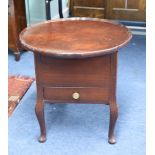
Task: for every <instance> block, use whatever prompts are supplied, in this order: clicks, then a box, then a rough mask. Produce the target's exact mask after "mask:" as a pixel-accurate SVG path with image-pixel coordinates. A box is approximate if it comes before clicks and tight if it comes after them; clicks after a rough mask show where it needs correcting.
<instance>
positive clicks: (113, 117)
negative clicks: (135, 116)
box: [108, 52, 118, 144]
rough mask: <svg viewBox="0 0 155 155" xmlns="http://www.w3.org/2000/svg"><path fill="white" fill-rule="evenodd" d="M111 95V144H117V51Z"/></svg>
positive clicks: (113, 61) (112, 75)
mask: <svg viewBox="0 0 155 155" xmlns="http://www.w3.org/2000/svg"><path fill="white" fill-rule="evenodd" d="M110 70H111V92H110V93H111V97H110V101H109V108H110V123H109V135H108V137H109V140H108V142H109V143H110V144H115V143H116V139H115V136H114V129H115V124H116V120H117V117H118V108H117V103H116V79H117V52H115V53H113V54H112V55H111V69H110Z"/></svg>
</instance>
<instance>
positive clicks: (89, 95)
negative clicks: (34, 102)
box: [44, 87, 109, 103]
mask: <svg viewBox="0 0 155 155" xmlns="http://www.w3.org/2000/svg"><path fill="white" fill-rule="evenodd" d="M44 99H45V100H49V101H51V102H62V103H66V102H67V103H73V102H74V103H79V102H80V103H105V102H108V101H109V89H104V88H95V87H94V88H73V87H71V88H68V87H67V88H63V87H62V88H59V87H45V88H44Z"/></svg>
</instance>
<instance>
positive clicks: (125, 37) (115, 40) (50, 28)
mask: <svg viewBox="0 0 155 155" xmlns="http://www.w3.org/2000/svg"><path fill="white" fill-rule="evenodd" d="M131 37H132V34H131V33H130V32H129V31H128V29H127V28H126V27H125V26H122V25H118V24H114V23H112V22H111V21H109V20H104V19H94V18H66V19H58V20H51V21H46V22H43V23H39V24H35V25H33V26H30V27H27V28H25V29H24V30H23V31H22V32H21V34H20V41H21V44H22V45H23V46H24V47H25V48H26V49H28V50H31V51H33V52H37V53H42V54H46V55H51V56H54V57H62V58H82V57H93V56H99V55H104V54H108V53H112V52H115V51H117V50H118V48H120V47H122V46H123V45H125V44H126V43H127V42H128V41H129V40H130V39H131Z"/></svg>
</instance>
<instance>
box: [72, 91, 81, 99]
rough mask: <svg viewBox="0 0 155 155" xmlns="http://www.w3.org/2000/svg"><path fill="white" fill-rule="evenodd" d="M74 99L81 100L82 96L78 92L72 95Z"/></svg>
mask: <svg viewBox="0 0 155 155" xmlns="http://www.w3.org/2000/svg"><path fill="white" fill-rule="evenodd" d="M72 97H73V99H75V100H78V99H79V98H80V94H79V93H78V92H74V93H73V94H72Z"/></svg>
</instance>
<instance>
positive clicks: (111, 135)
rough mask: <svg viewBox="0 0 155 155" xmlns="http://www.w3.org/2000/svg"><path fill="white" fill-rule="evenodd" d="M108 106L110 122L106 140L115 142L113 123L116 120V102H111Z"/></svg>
mask: <svg viewBox="0 0 155 155" xmlns="http://www.w3.org/2000/svg"><path fill="white" fill-rule="evenodd" d="M109 106H110V124H109V136H108V137H109V140H108V142H109V143H110V144H115V143H116V139H115V135H114V129H115V124H116V120H117V117H118V108H117V104H116V102H114V101H113V102H111V103H110V104H109Z"/></svg>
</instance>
